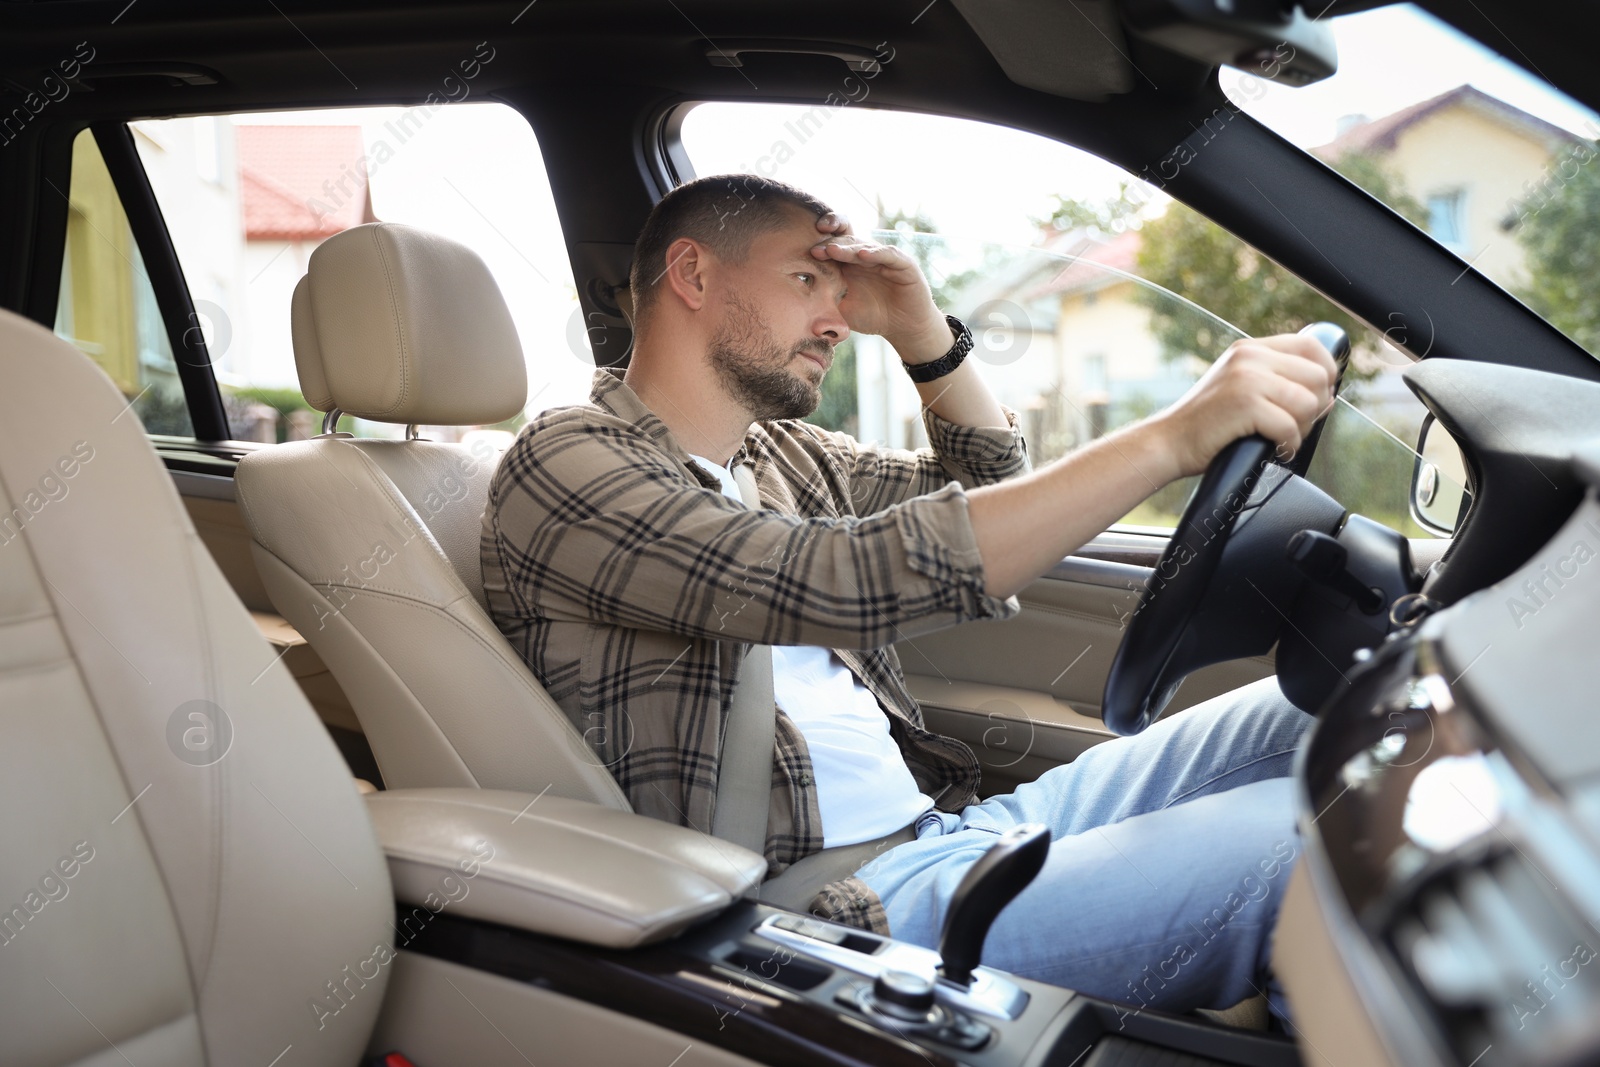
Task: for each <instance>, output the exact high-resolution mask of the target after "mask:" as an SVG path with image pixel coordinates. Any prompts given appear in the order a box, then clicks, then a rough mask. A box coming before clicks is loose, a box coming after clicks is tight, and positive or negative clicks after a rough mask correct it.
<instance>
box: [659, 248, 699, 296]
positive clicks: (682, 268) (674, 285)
mask: <svg viewBox="0 0 1600 1067" xmlns="http://www.w3.org/2000/svg"><path fill="white" fill-rule="evenodd" d="M707 266H708V263H707V259H706V248H705V246H704V245H702V244H701V243H700V242H699V241H696V240H695V239H694V238H692V237H680V238H678V239H677V240H676V241H674V242H672V244H671V245H670V246H668V248H667V258H666V269H665V271H664V272H663V274H662V278H661V281H662V283H663V284H665V285H666V286H667V291H668V292H669V293H670V294H671V295H672V297H673V298H674V299H677V300H680V301H682V302H683V305H684V306H685V307H686V308H688V309H689V310H690V311H699V310H700V309H701V308H703V307H704V306H705V302H706V277H705V272H706V267H707Z"/></svg>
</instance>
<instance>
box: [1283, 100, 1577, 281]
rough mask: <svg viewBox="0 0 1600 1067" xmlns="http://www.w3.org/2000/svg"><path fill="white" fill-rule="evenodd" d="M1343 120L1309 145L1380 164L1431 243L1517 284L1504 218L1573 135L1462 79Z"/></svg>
mask: <svg viewBox="0 0 1600 1067" xmlns="http://www.w3.org/2000/svg"><path fill="white" fill-rule="evenodd" d="M1343 126H1344V128H1343V130H1342V132H1341V133H1340V134H1339V136H1338V137H1336V138H1334V139H1333V140H1332V141H1330V142H1328V143H1327V144H1325V145H1321V146H1320V147H1317V148H1314V149H1312V151H1313V152H1315V153H1316V154H1317V155H1318V156H1320V157H1322V158H1323V159H1325V160H1327V161H1328V162H1330V163H1331V162H1333V161H1335V160H1337V159H1338V158H1339V157H1341V156H1343V155H1345V154H1347V153H1351V152H1355V153H1360V154H1364V155H1368V156H1371V157H1373V158H1375V159H1377V160H1380V161H1381V162H1382V163H1383V164H1384V165H1385V166H1386V167H1387V168H1388V169H1389V170H1390V171H1391V172H1392V173H1394V174H1395V175H1397V176H1398V177H1399V178H1400V180H1401V181H1402V183H1403V184H1404V185H1405V188H1406V190H1407V191H1408V192H1409V193H1410V194H1411V195H1412V196H1414V197H1416V198H1417V199H1418V200H1419V201H1421V202H1422V204H1423V205H1424V206H1426V208H1427V209H1428V225H1427V228H1428V232H1429V233H1431V234H1432V235H1433V236H1434V237H1436V238H1437V239H1438V240H1439V242H1440V243H1441V244H1443V245H1444V246H1445V247H1447V248H1449V249H1450V250H1451V251H1453V252H1455V253H1456V254H1457V255H1459V256H1460V257H1461V258H1462V259H1464V260H1466V261H1467V262H1469V263H1471V264H1472V265H1473V266H1474V267H1475V268H1477V269H1478V270H1479V271H1481V272H1482V273H1484V274H1486V275H1488V276H1489V277H1490V278H1491V279H1493V280H1494V281H1496V282H1499V283H1500V284H1501V285H1504V286H1515V285H1517V284H1518V283H1520V282H1521V281H1523V280H1524V279H1523V272H1522V265H1523V256H1522V248H1521V246H1520V245H1519V244H1518V243H1517V237H1516V233H1515V230H1514V228H1509V227H1507V226H1506V225H1505V224H1506V223H1507V221H1508V219H1515V217H1516V212H1515V206H1516V205H1517V203H1518V202H1520V201H1521V200H1522V199H1523V198H1524V197H1526V196H1527V195H1528V194H1529V192H1530V191H1531V190H1532V189H1533V188H1534V187H1535V186H1536V185H1537V183H1538V181H1539V178H1540V176H1541V175H1542V174H1543V173H1544V171H1545V169H1546V168H1547V167H1548V166H1549V164H1550V161H1551V160H1552V159H1553V158H1554V157H1555V156H1557V155H1558V154H1559V153H1560V152H1562V151H1563V150H1564V149H1566V148H1568V147H1569V146H1571V145H1573V144H1575V143H1576V142H1577V138H1576V137H1574V136H1573V135H1572V134H1571V133H1569V132H1567V131H1566V130H1564V129H1562V128H1561V127H1559V126H1555V125H1553V124H1551V123H1548V122H1545V121H1544V120H1543V119H1539V118H1535V117H1534V116H1532V115H1530V114H1528V113H1527V112H1525V111H1522V110H1520V109H1518V108H1515V107H1512V106H1511V105H1510V104H1507V103H1506V102H1505V101H1503V100H1498V99H1496V98H1495V97H1492V96H1490V95H1489V94H1487V93H1485V92H1482V91H1481V90H1479V89H1475V88H1473V87H1472V86H1470V85H1461V86H1457V87H1456V88H1454V89H1451V90H1450V91H1449V92H1447V93H1441V94H1440V95H1438V96H1435V97H1433V98H1432V99H1430V100H1424V101H1422V102H1421V103H1420V104H1413V105H1412V106H1411V107H1408V108H1404V109H1402V110H1400V111H1396V112H1395V113H1394V114H1392V115H1387V116H1385V117H1383V118H1381V119H1375V120H1372V121H1367V120H1365V119H1364V118H1362V117H1361V116H1351V117H1350V118H1349V119H1347V120H1345V122H1344V124H1343Z"/></svg>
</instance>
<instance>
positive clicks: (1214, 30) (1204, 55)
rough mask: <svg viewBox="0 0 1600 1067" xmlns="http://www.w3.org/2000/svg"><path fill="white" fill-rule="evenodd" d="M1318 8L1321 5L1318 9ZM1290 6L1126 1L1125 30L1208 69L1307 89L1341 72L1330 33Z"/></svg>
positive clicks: (1243, 0) (1274, 1) (1227, 0)
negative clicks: (1229, 69)
mask: <svg viewBox="0 0 1600 1067" xmlns="http://www.w3.org/2000/svg"><path fill="white" fill-rule="evenodd" d="M1317 6H1318V7H1322V5H1320V4H1319V5H1317ZM1326 10H1327V8H1325V7H1322V10H1321V11H1319V12H1318V13H1317V14H1316V15H1307V14H1306V12H1305V11H1304V10H1303V9H1302V8H1301V6H1300V4H1299V3H1297V2H1294V0H1124V3H1123V8H1122V12H1123V18H1124V20H1125V21H1126V24H1127V27H1128V29H1129V30H1130V31H1131V32H1133V33H1134V34H1136V35H1137V36H1140V37H1143V38H1145V39H1146V40H1148V41H1150V42H1151V43H1153V44H1157V45H1160V46H1161V47H1163V48H1166V49H1169V50H1171V51H1173V52H1176V53H1178V54H1179V55H1182V56H1188V57H1189V58H1190V59H1196V60H1199V61H1200V62H1202V63H1206V64H1208V65H1211V66H1230V67H1237V68H1239V69H1240V70H1243V71H1246V72H1248V73H1250V74H1253V75H1255V76H1257V77H1263V78H1266V79H1267V80H1269V81H1275V82H1281V83H1283V84H1285V85H1294V86H1300V85H1310V84H1311V83H1312V82H1319V81H1321V80H1323V79H1324V78H1326V77H1328V76H1329V75H1331V74H1332V73H1333V72H1334V71H1336V70H1338V68H1339V51H1338V48H1337V47H1336V46H1335V45H1334V40H1333V30H1331V29H1329V28H1328V26H1327V25H1325V24H1323V23H1322V22H1320V21H1319V20H1320V19H1321V17H1322V13H1323V12H1325V11H1326Z"/></svg>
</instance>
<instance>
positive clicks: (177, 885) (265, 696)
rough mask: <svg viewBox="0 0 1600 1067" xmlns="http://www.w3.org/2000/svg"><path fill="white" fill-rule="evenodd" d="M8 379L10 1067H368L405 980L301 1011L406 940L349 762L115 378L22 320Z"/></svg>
mask: <svg viewBox="0 0 1600 1067" xmlns="http://www.w3.org/2000/svg"><path fill="white" fill-rule="evenodd" d="M0 382H4V383H5V384H4V388H3V389H0V519H3V520H4V522H3V525H0V627H3V629H4V638H3V639H0V742H3V743H0V805H3V807H0V810H3V811H4V812H5V813H6V815H5V817H4V818H3V819H0V872H3V878H0V1063H5V1064H7V1065H21V1064H65V1063H75V1064H76V1063H83V1064H90V1063H93V1064H113V1063H118V1064H120V1063H124V1062H133V1063H139V1064H146V1063H151V1064H154V1063H159V1064H165V1065H190V1064H205V1063H212V1064H263V1065H264V1064H268V1063H271V1062H273V1059H274V1057H277V1056H279V1055H280V1054H282V1053H283V1051H284V1048H285V1046H288V1045H293V1046H294V1051H293V1053H292V1056H293V1060H292V1062H294V1063H297V1064H340V1065H345V1067H348V1065H352V1064H354V1063H355V1062H356V1060H357V1059H358V1057H359V1055H360V1053H361V1051H362V1049H363V1047H364V1045H365V1043H366V1041H367V1034H368V1031H369V1030H370V1029H371V1028H372V1025H373V1021H374V1020H375V1019H376V1017H377V1015H378V1009H379V1004H380V1002H381V1000H382V997H383V988H384V983H385V981H387V975H382V976H380V977H379V978H377V979H375V980H374V981H373V982H372V983H370V984H369V988H368V990H364V991H363V992H370V995H368V996H365V997H362V996H357V997H355V998H354V999H353V1000H352V1001H351V1003H350V1004H349V1006H348V1008H347V1009H346V1010H348V1011H349V1012H350V1016H349V1019H348V1021H349V1023H350V1025H348V1026H340V1027H338V1028H334V1027H328V1028H326V1029H324V1030H322V1031H321V1032H319V1031H318V1029H317V1026H316V1019H315V1017H314V1016H313V1015H312V1014H311V1013H310V1012H309V1011H307V1010H306V1002H307V998H308V997H310V996H312V995H313V994H315V993H316V992H317V991H319V990H320V989H322V988H323V983H325V982H327V981H329V980H331V979H335V978H338V977H339V976H340V974H341V969H342V968H344V967H346V966H347V965H353V964H356V963H357V962H358V961H361V960H364V959H366V958H368V957H369V956H370V955H371V954H372V951H373V946H374V945H375V944H377V943H379V942H382V941H386V940H389V939H390V938H392V934H391V932H390V926H389V922H390V919H391V918H392V916H393V913H394V912H393V908H394V904H393V900H392V897H391V892H390V882H389V876H388V874H387V872H386V870H385V866H384V857H383V854H382V852H381V851H380V850H379V847H378V842H377V840H376V838H375V837H374V834H373V829H372V825H371V823H370V822H369V821H368V819H367V817H366V813H365V812H364V811H363V808H362V801H361V799H360V797H359V796H358V795H357V793H356V789H355V785H354V783H353V780H352V779H351V777H350V774H349V771H348V770H347V769H346V768H345V766H344V761H343V760H342V759H341V758H340V755H339V753H338V751H337V749H335V748H334V745H333V742H332V741H331V740H330V739H329V737H328V734H327V732H326V731H325V730H324V729H323V728H322V726H321V724H320V723H319V722H318V720H317V719H316V717H315V715H314V714H313V713H312V712H311V710H310V707H309V705H308V704H307V703H306V701H305V698H304V697H303V696H302V695H301V693H300V691H299V689H298V687H297V686H296V684H295V681H294V679H293V678H292V677H291V676H290V674H289V672H288V670H287V669H286V668H284V667H283V665H282V664H277V665H272V661H273V654H272V649H271V647H270V646H269V645H268V644H267V643H266V641H265V640H264V639H263V638H262V637H261V634H260V632H259V631H258V630H257V629H256V626H255V624H254V623H253V622H252V621H251V619H250V615H249V613H248V612H247V611H246V610H245V608H244V606H243V605H242V604H240V602H239V600H238V598H237V597H236V596H235V595H234V593H233V590H232V589H231V588H230V587H229V586H228V583H227V581H226V580H225V579H224V578H223V576H222V574H221V572H220V571H219V570H218V569H217V567H216V565H215V564H214V563H213V562H212V559H211V556H210V554H209V553H208V552H207V551H206V548H205V545H204V544H203V543H202V542H201V541H200V539H199V537H198V536H197V535H196V534H195V530H194V527H193V525H192V524H191V523H190V521H189V519H188V516H187V514H186V513H185V511H184V508H183V506H182V504H181V503H180V501H179V499H178V495H177V493H176V491H175V490H174V489H173V484H172V480H171V478H170V477H169V476H168V474H167V472H166V470H165V469H164V468H163V467H162V465H161V462H160V461H159V460H158V459H157V457H156V454H155V452H154V451H153V450H152V449H151V447H150V445H149V442H148V441H147V440H146V439H145V437H144V433H143V431H142V429H141V428H140V425H139V420H138V418H137V417H135V416H134V415H133V414H132V413H131V412H129V411H128V406H127V402H126V401H125V400H124V398H123V397H122V396H121V395H120V394H119V393H118V391H117V389H116V387H115V386H113V385H112V384H111V382H110V381H109V380H108V379H107V378H106V377H105V375H104V374H102V373H101V372H100V370H99V369H98V368H96V367H95V366H94V365H93V364H92V363H91V362H90V361H89V360H88V359H87V358H85V357H84V356H83V355H82V353H80V352H78V351H77V350H76V349H74V348H72V347H71V346H70V345H68V344H66V343H64V342H62V341H60V340H58V339H57V338H56V337H54V336H53V335H52V334H51V333H49V332H48V331H47V330H44V329H42V328H41V327H39V326H38V325H36V324H34V323H31V322H28V321H26V320H24V319H22V318H19V317H17V316H15V315H11V314H8V313H3V312H0ZM113 1045H114V1047H113ZM284 1062H286V1063H287V1062H291V1061H289V1060H287V1059H286V1060H285V1061H284Z"/></svg>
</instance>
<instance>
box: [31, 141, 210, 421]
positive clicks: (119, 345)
mask: <svg viewBox="0 0 1600 1067" xmlns="http://www.w3.org/2000/svg"><path fill="white" fill-rule="evenodd" d="M67 199H68V201H69V203H70V207H69V209H68V213H67V241H66V250H65V254H64V256H63V258H62V264H61V292H60V297H59V299H58V300H57V302H56V324H55V331H56V334H57V335H58V336H60V337H62V338H64V339H66V340H67V341H70V342H71V343H72V344H74V345H76V346H77V347H78V349H79V350H81V351H82V352H84V353H85V354H86V355H88V356H89V358H90V359H92V360H94V361H95V362H96V363H98V364H99V365H100V369H101V370H103V371H105V372H106V374H107V375H109V376H110V378H111V380H112V381H113V382H115V383H116V386H117V388H118V389H120V390H121V391H122V395H123V396H125V397H127V398H128V403H129V407H130V409H131V410H132V411H133V412H134V413H135V414H137V415H138V417H139V419H140V421H141V422H143V423H144V427H145V430H146V432H148V433H153V434H173V435H176V436H180V437H193V436H194V427H193V426H192V425H191V424H190V421H189V409H188V406H187V405H186V404H185V402H184V397H183V386H182V384H181V383H180V382H179V381H178V368H177V364H176V363H174V361H173V358H172V346H171V344H170V343H169V342H168V340H167V331H166V327H165V325H164V324H163V322H162V319H161V312H160V309H159V308H157V306H156V296H155V290H154V289H152V288H151V286H150V277H149V275H148V274H146V273H145V267H144V257H143V256H141V255H140V254H139V245H138V243H137V242H136V241H135V240H134V239H133V232H132V230H130V229H129V226H128V216H127V213H126V212H125V211H123V208H122V201H121V199H120V198H119V197H118V196H117V190H116V187H115V186H114V185H113V184H112V182H111V174H110V172H109V171H107V170H106V164H105V160H104V159H102V158H101V156H100V149H99V147H98V146H97V145H96V144H95V140H94V135H93V134H91V133H90V132H89V131H88V130H84V131H83V132H82V133H80V134H78V136H77V139H76V140H74V141H73V143H72V180H71V186H70V188H69V190H68V193H67Z"/></svg>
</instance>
